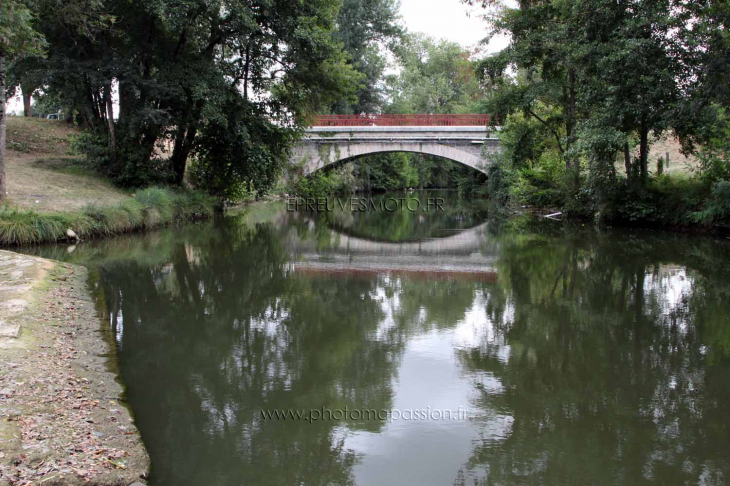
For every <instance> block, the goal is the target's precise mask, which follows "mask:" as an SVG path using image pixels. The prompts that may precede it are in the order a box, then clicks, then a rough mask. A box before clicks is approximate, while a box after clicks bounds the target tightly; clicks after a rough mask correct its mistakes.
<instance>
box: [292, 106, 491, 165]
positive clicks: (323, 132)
mask: <svg viewBox="0 0 730 486" xmlns="http://www.w3.org/2000/svg"><path fill="white" fill-rule="evenodd" d="M493 125H494V124H493V123H492V118H491V116H490V115H327V116H319V117H316V118H315V120H314V122H313V124H312V127H311V128H309V129H308V130H306V131H305V133H304V136H303V137H302V140H301V141H300V143H299V144H298V145H297V146H296V147H295V149H294V150H293V153H292V161H291V162H292V164H293V165H294V166H295V167H297V168H298V169H299V170H300V171H301V175H305V176H307V175H310V174H312V173H313V172H316V171H318V170H319V169H323V168H325V167H328V166H330V165H333V164H338V163H343V162H346V161H351V160H353V159H356V158H358V157H363V156H366V155H373V154H381V153H389V152H412V153H419V154H427V155H435V156H438V157H443V158H445V159H449V160H453V161H454V162H458V163H460V164H463V165H466V166H467V167H471V168H472V169H475V170H478V171H480V172H483V173H486V169H487V166H488V165H489V163H490V162H489V155H490V154H493V153H495V152H496V151H497V150H499V139H497V138H495V137H494V133H495V131H496V128H495V127H494V126H493Z"/></svg>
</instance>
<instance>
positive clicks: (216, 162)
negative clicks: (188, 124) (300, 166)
mask: <svg viewBox="0 0 730 486" xmlns="http://www.w3.org/2000/svg"><path fill="white" fill-rule="evenodd" d="M216 108H217V110H220V111H219V112H220V115H219V116H218V117H216V118H214V119H211V120H208V121H207V123H206V124H205V125H204V127H203V129H202V130H201V133H200V135H199V136H198V138H197V139H196V142H195V147H196V151H195V155H196V157H197V159H196V161H195V163H194V164H193V166H192V167H191V170H190V173H189V175H190V180H191V182H192V184H193V186H194V187H196V188H198V189H199V190H201V191H205V192H208V193H209V194H211V195H213V196H216V197H218V198H220V199H222V200H225V201H232V202H236V201H241V200H243V199H246V198H248V197H255V196H257V195H262V194H264V193H265V192H266V190H267V189H268V188H270V187H273V185H274V184H275V183H276V181H277V179H278V177H279V175H280V174H281V161H282V160H286V159H287V157H288V155H289V146H290V144H291V143H292V141H293V136H292V135H293V134H292V133H291V131H290V130H287V129H285V128H282V127H279V126H276V125H274V124H271V123H268V122H266V121H265V116H266V115H265V113H257V112H255V111H252V110H251V109H252V108H253V107H252V105H250V104H247V103H245V101H243V100H241V99H240V98H239V97H238V96H237V95H236V94H235V93H229V95H228V96H227V97H226V101H225V103H224V106H221V107H216Z"/></svg>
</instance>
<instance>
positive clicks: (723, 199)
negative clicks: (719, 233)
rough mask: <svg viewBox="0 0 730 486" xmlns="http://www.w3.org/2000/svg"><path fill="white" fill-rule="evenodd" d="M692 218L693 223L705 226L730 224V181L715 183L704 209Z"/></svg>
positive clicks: (695, 213)
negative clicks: (704, 224)
mask: <svg viewBox="0 0 730 486" xmlns="http://www.w3.org/2000/svg"><path fill="white" fill-rule="evenodd" d="M692 216H693V218H694V219H695V221H697V222H700V223H706V224H710V223H728V222H730V181H717V182H715V183H714V184H713V186H712V194H711V196H710V197H709V198H708V199H707V201H706V202H705V205H704V209H702V210H701V211H697V212H694V213H693V214H692Z"/></svg>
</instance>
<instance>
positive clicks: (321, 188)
mask: <svg viewBox="0 0 730 486" xmlns="http://www.w3.org/2000/svg"><path fill="white" fill-rule="evenodd" d="M353 182H354V178H353V177H352V173H351V168H348V169H344V170H343V169H332V170H329V171H322V170H321V171H317V172H315V173H314V174H312V175H310V176H309V177H303V178H302V179H300V180H299V181H298V182H297V184H296V186H295V187H294V193H295V194H296V195H297V196H299V197H304V198H323V197H329V196H334V195H338V194H346V193H348V192H352V190H353V187H352V183H353Z"/></svg>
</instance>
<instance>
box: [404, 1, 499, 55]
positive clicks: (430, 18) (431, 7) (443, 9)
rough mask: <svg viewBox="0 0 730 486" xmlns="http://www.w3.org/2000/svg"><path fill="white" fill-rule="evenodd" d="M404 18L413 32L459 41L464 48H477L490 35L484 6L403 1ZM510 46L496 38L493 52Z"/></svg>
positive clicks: (457, 2) (492, 46)
mask: <svg viewBox="0 0 730 486" xmlns="http://www.w3.org/2000/svg"><path fill="white" fill-rule="evenodd" d="M400 13H401V17H402V20H403V23H404V24H405V26H406V27H407V28H408V30H409V31H411V32H423V33H426V34H429V35H431V36H433V37H436V38H437V39H447V40H450V41H454V42H458V43H459V44H461V45H462V46H464V47H476V45H477V44H478V43H479V42H480V41H481V40H482V39H484V38H485V37H486V36H487V24H486V23H485V21H484V20H482V18H481V15H482V14H483V13H484V9H483V8H481V7H469V6H468V5H465V4H463V3H461V1H460V0H401V9H400ZM506 45H507V42H506V39H494V40H493V41H492V42H491V43H490V45H489V49H488V50H489V51H490V52H495V51H498V50H501V49H503V48H504V47H505V46H506Z"/></svg>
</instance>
